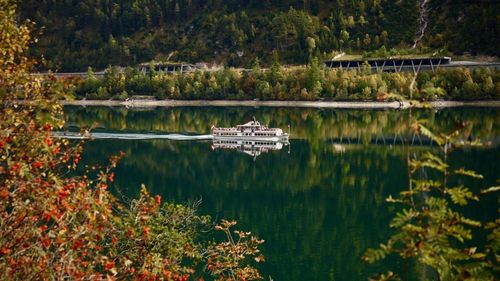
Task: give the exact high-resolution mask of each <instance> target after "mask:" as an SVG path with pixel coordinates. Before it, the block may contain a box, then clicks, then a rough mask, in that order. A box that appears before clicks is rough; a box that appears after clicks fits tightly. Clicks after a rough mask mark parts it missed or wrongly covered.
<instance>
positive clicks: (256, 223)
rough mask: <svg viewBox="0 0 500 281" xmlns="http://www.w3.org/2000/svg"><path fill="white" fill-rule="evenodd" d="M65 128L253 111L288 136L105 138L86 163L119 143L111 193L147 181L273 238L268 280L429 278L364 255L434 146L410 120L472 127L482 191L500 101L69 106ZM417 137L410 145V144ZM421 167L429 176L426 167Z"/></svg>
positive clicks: (178, 127)
mask: <svg viewBox="0 0 500 281" xmlns="http://www.w3.org/2000/svg"><path fill="white" fill-rule="evenodd" d="M65 111H66V113H67V127H68V128H69V129H70V130H71V129H76V128H79V127H94V131H95V132H103V133H106V132H107V133H116V134H143V135H148V134H174V133H175V134H187V135H198V134H201V135H203V134H209V131H210V126H211V125H212V124H215V125H217V126H233V125H236V124H242V123H244V122H247V121H249V120H251V119H252V117H253V116H255V117H256V118H257V119H258V120H259V121H261V123H264V124H269V125H270V126H271V127H280V128H283V129H284V130H285V131H287V130H288V129H287V126H288V125H290V130H291V139H290V145H289V146H284V147H283V148H282V149H280V150H271V151H269V152H262V153H261V154H260V156H258V157H252V156H250V155H247V154H245V153H242V152H240V151H237V150H235V149H212V147H211V146H212V141H211V140H204V141H190V140H186V141H177V140H141V139H135V140H125V139H97V140H92V141H89V142H88V143H87V144H86V145H85V153H84V161H85V163H104V162H105V161H106V159H107V158H108V157H109V156H111V155H114V154H118V153H119V151H124V152H125V153H126V156H125V157H124V158H123V159H122V161H121V162H120V164H119V165H118V167H117V169H116V184H115V187H114V189H113V190H114V192H116V194H118V196H120V197H121V198H125V199H126V198H134V197H135V196H137V195H138V192H139V187H140V185H141V184H145V185H146V186H147V187H148V188H149V190H151V192H152V193H153V194H159V195H161V196H162V198H163V199H164V200H169V201H174V202H178V203H186V202H193V201H197V200H200V199H201V201H202V203H201V205H200V206H199V211H200V213H201V214H209V215H211V216H212V217H213V218H215V219H220V218H227V219H231V220H237V221H238V225H237V226H238V228H239V229H242V230H247V231H251V232H252V233H254V234H256V235H258V236H259V237H260V238H262V239H264V240H265V243H264V244H263V245H262V251H263V253H264V255H265V256H266V262H265V263H264V264H261V265H259V269H260V270H261V272H262V274H263V276H264V277H265V280H269V277H271V278H272V279H273V280H367V278H368V277H369V276H370V275H372V274H373V273H376V272H380V271H386V270H388V269H391V270H393V271H397V272H399V273H400V274H402V276H403V277H404V276H407V275H408V276H410V277H412V278H410V279H427V278H428V276H431V275H432V273H431V272H429V270H428V269H426V268H425V267H423V266H421V265H418V264H415V263H412V262H402V261H400V260H398V259H395V258H389V259H388V260H386V261H384V262H381V263H379V264H376V265H367V264H365V263H363V262H362V261H361V255H362V254H363V252H364V251H365V250H366V249H367V248H368V247H375V246H377V245H378V244H379V243H381V242H384V241H385V239H387V238H388V236H389V235H390V234H391V230H390V229H389V227H388V224H389V221H390V219H391V217H392V216H393V215H394V213H395V211H397V210H396V209H395V206H394V205H389V204H388V203H386V202H385V198H386V197H387V196H389V195H390V194H392V195H393V196H394V195H397V193H398V192H399V191H401V190H402V189H404V188H405V187H406V186H407V181H408V178H407V166H406V161H407V160H406V159H407V157H408V155H410V156H414V155H416V156H418V155H420V154H422V153H423V152H425V151H434V152H438V151H437V149H436V147H435V146H432V145H430V144H429V143H428V141H426V140H425V139H422V138H420V139H419V138H418V136H413V133H412V130H411V124H412V123H413V122H415V121H416V120H426V122H427V124H428V127H429V128H431V129H432V130H439V131H443V132H448V131H450V130H452V129H453V128H455V127H456V126H457V124H459V125H461V126H464V131H465V132H466V134H467V137H468V138H470V139H476V138H481V139H483V140H489V141H491V146H490V147H485V148H479V149H465V150H458V151H455V152H453V153H452V155H451V156H450V162H452V163H453V165H454V166H457V167H462V166H464V167H467V168H471V169H475V170H476V171H478V172H479V173H481V174H483V175H484V176H485V180H483V181H468V180H462V182H460V183H464V184H470V185H471V186H473V188H474V189H475V190H478V188H480V187H486V186H489V185H493V184H494V183H495V180H496V179H498V178H500V166H499V163H500V161H499V159H500V145H499V142H500V141H499V140H500V110H499V109H466V108H464V109H452V110H448V109H447V110H412V111H410V110H405V111H396V110H333V109H324V110H319V109H295V108H251V107H238V108H221V107H182V108H161V109H151V110H137V109H134V110H128V109H123V108H104V107H91V108H82V107H67V108H66V109H65ZM412 142H413V145H410V144H409V143H412ZM421 176H422V177H428V176H432V175H430V174H427V173H426V172H425V171H424V172H423V173H422V175H421ZM471 207H472V208H471V209H472V210H470V211H468V214H469V215H470V216H472V217H475V218H478V219H481V220H486V219H490V218H492V217H494V216H496V210H497V208H498V202H497V201H496V199H495V198H485V199H484V200H483V201H482V203H481V204H475V203H473V204H472V205H471Z"/></svg>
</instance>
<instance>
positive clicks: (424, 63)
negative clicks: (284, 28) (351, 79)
mask: <svg viewBox="0 0 500 281" xmlns="http://www.w3.org/2000/svg"><path fill="white" fill-rule="evenodd" d="M324 64H325V66H326V67H328V68H336V69H344V70H358V71H361V70H362V69H364V68H366V67H368V68H369V69H370V70H371V71H372V72H378V71H381V72H402V71H404V72H413V73H415V74H416V73H419V72H420V71H436V70H437V69H439V68H457V67H465V68H469V69H475V68H479V67H493V68H500V63H498V62H496V63H485V62H473V61H454V62H452V61H451V58H450V57H440V58H377V59H354V60H335V59H333V60H329V61H325V62H324Z"/></svg>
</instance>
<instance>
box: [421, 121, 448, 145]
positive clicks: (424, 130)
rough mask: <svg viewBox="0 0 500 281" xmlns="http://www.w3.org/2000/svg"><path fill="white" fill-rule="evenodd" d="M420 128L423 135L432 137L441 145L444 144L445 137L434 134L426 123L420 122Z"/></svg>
mask: <svg viewBox="0 0 500 281" xmlns="http://www.w3.org/2000/svg"><path fill="white" fill-rule="evenodd" d="M419 130H420V133H422V135H424V136H426V137H428V138H430V139H432V140H433V141H435V142H436V143H437V144H439V145H440V146H442V145H444V143H445V139H444V138H443V137H441V136H436V135H434V134H433V133H432V132H431V131H430V130H429V129H427V128H426V127H425V126H424V125H422V124H419Z"/></svg>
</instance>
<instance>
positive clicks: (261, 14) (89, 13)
mask: <svg viewBox="0 0 500 281" xmlns="http://www.w3.org/2000/svg"><path fill="white" fill-rule="evenodd" d="M420 1H423V0H397V1H396V0H331V1H324V0H321V1H308V0H248V1H241V0H26V1H20V11H19V12H20V15H21V16H22V17H23V18H29V19H32V20H34V21H35V22H36V24H37V26H38V27H39V28H40V27H44V28H43V30H42V32H43V33H42V35H41V38H40V41H39V43H38V45H37V46H36V47H35V49H34V51H33V52H34V54H35V55H37V56H40V55H42V54H43V56H44V57H45V58H46V60H47V62H48V63H47V65H46V67H48V68H52V69H59V70H66V71H68V70H85V69H86V68H87V66H89V65H90V66H93V67H94V68H97V69H99V68H103V67H105V66H107V65H110V64H111V65H134V64H136V63H139V62H144V61H149V60H151V59H163V60H165V59H167V58H169V59H170V60H176V61H186V62H199V61H206V62H213V61H215V62H218V63H224V64H226V65H231V66H249V65H251V64H252V62H253V61H254V60H255V58H259V59H260V61H261V63H263V64H264V65H265V64H266V62H268V61H269V57H270V54H271V53H272V51H273V50H276V51H277V52H278V54H279V57H280V60H281V61H282V62H283V63H290V64H297V63H304V62H306V61H307V60H308V58H309V57H310V55H314V56H321V57H323V58H330V57H331V54H332V51H338V50H348V51H359V52H362V51H366V50H374V49H378V48H380V47H381V46H383V45H385V46H386V48H388V49H389V48H392V47H402V48H405V47H411V46H412V45H413V43H414V40H415V34H416V33H417V31H418V30H419V26H420V25H421V24H420V23H419V20H418V18H419V8H418V6H419V5H418V4H419V3H418V2H420ZM427 2H429V3H427V5H426V7H427V9H428V11H429V12H428V15H427V17H428V19H429V25H428V27H427V29H426V30H425V33H424V37H423V40H422V42H421V44H420V45H419V47H420V48H424V49H425V48H427V47H431V48H432V49H433V50H439V49H443V48H448V49H449V50H451V51H453V52H457V53H461V52H471V53H484V54H493V55H498V53H499V49H500V48H498V47H499V46H500V42H499V40H500V39H499V38H500V30H499V29H500V27H499V25H498V22H500V18H499V17H500V16H499V15H500V13H498V11H500V4H499V2H497V1H494V0H491V1H487V0H482V1H466V0H453V1H450V0H430V1H427Z"/></svg>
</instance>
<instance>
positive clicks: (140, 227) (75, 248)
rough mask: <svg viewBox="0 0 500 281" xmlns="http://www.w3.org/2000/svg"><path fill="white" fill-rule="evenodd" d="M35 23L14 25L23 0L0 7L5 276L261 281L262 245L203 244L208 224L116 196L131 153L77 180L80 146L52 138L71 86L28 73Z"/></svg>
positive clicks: (183, 212)
mask: <svg viewBox="0 0 500 281" xmlns="http://www.w3.org/2000/svg"><path fill="white" fill-rule="evenodd" d="M32 25H33V23H31V22H29V21H28V22H23V23H18V22H16V5H15V1H11V0H0V26H2V28H0V107H1V110H0V155H1V156H0V157H1V159H0V279H2V280H43V279H49V280H54V279H76V280H79V279H86V280H87V279H93V280H102V279H104V278H107V279H111V280H113V279H126V280H204V278H207V279H218V280H228V279H232V280H254V279H259V278H260V275H259V273H258V271H257V270H256V269H254V268H253V267H250V266H249V265H248V262H249V261H251V257H255V261H262V259H263V258H262V257H261V256H260V253H259V250H258V245H259V244H260V243H262V241H261V240H258V239H256V238H254V237H252V236H251V235H250V234H247V233H245V234H244V236H241V235H240V240H238V241H236V242H235V241H234V240H232V238H231V239H230V240H229V242H222V243H217V242H213V241H212V239H211V238H207V237H201V236H200V231H201V230H211V229H213V223H212V222H211V221H210V219H209V218H208V217H201V216H198V215H197V214H196V212H195V209H194V208H192V207H188V206H182V205H174V204H168V203H163V202H162V200H161V198H160V197H159V196H156V197H154V196H152V195H150V194H149V193H148V192H147V190H146V188H145V187H143V188H142V192H141V196H140V198H138V199H136V200H133V202H131V203H130V204H127V205H125V204H122V203H120V202H119V201H118V200H117V199H116V198H115V197H113V195H112V194H111V193H110V192H109V191H108V190H107V188H108V186H109V185H111V184H113V181H114V173H113V168H114V167H115V166H116V165H117V163H118V161H119V160H120V158H121V157H123V156H124V155H123V154H121V155H118V156H112V157H110V159H109V163H107V164H105V166H104V167H101V168H99V169H97V170H93V169H89V171H84V172H82V173H83V174H80V175H78V174H79V173H80V172H79V171H81V170H85V169H78V167H79V161H80V157H81V153H82V145H81V144H75V143H70V142H69V141H67V140H63V139H59V138H56V137H54V134H53V131H54V130H57V129H61V128H62V126H63V124H64V122H63V118H62V117H63V110H62V107H61V105H60V104H58V102H57V101H58V100H59V99H60V98H62V97H64V96H65V93H66V92H67V90H68V85H67V84H66V83H63V82H61V81H58V80H56V79H54V78H51V77H42V76H36V75H31V74H30V69H31V66H32V65H33V62H32V61H30V59H28V57H27V56H26V52H27V50H28V46H29V45H30V44H32V43H34V41H35V40H34V39H33V38H32V36H31V33H30V28H31V26H32ZM232 225H233V224H228V223H226V222H225V221H224V222H223V223H222V224H221V226H218V227H217V228H219V229H220V230H222V231H224V232H225V233H231V232H230V230H229V228H230V227H231V226H232ZM202 238H204V239H202ZM213 261H217V262H218V264H216V266H215V267H214V265H213Z"/></svg>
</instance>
